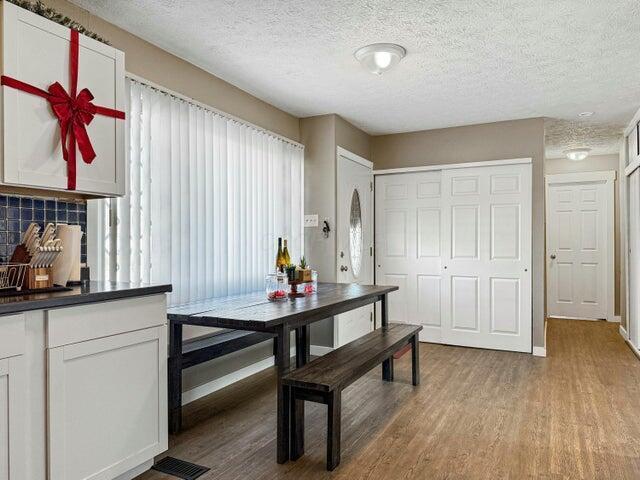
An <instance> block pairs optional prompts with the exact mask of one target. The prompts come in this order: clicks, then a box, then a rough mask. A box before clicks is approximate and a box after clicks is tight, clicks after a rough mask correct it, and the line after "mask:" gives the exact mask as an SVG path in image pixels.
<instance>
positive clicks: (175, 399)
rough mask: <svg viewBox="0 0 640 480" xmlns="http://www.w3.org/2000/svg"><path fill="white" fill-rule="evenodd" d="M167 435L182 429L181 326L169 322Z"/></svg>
mask: <svg viewBox="0 0 640 480" xmlns="http://www.w3.org/2000/svg"><path fill="white" fill-rule="evenodd" d="M167 380H168V381H167V384H168V394H169V398H168V410H169V425H168V427H169V433H178V432H179V431H180V430H181V428H182V324H181V323H175V322H172V321H171V320H169V360H168V379H167Z"/></svg>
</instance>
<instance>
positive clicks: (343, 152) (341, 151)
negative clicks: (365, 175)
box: [336, 146, 373, 170]
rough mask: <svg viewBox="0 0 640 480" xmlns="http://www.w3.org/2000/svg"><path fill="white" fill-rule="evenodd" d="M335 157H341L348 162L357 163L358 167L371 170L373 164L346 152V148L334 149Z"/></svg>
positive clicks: (338, 147)
mask: <svg viewBox="0 0 640 480" xmlns="http://www.w3.org/2000/svg"><path fill="white" fill-rule="evenodd" d="M336 155H337V156H339V157H340V156H342V157H345V158H348V159H349V160H351V161H353V162H356V163H359V164H360V165H362V166H364V167H367V168H370V169H372V170H373V162H371V161H370V160H367V159H366V158H364V157H361V156H360V155H356V154H355V153H353V152H350V151H349V150H347V149H346V148H342V147H340V146H337V147H336Z"/></svg>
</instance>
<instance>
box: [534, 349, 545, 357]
mask: <svg viewBox="0 0 640 480" xmlns="http://www.w3.org/2000/svg"><path fill="white" fill-rule="evenodd" d="M533 355H534V356H535V357H546V356H547V348H546V347H533Z"/></svg>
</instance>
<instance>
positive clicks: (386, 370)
mask: <svg viewBox="0 0 640 480" xmlns="http://www.w3.org/2000/svg"><path fill="white" fill-rule="evenodd" d="M382 380H384V381H385V382H393V356H391V357H389V358H388V359H386V360H385V361H384V362H382Z"/></svg>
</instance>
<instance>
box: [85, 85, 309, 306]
mask: <svg viewBox="0 0 640 480" xmlns="http://www.w3.org/2000/svg"><path fill="white" fill-rule="evenodd" d="M127 91H128V94H129V108H128V115H127V119H128V120H127V123H128V128H127V131H128V164H129V171H128V183H127V185H128V193H127V195H126V197H124V198H119V199H111V200H107V201H101V202H100V204H98V205H96V206H94V208H93V209H92V211H93V212H95V215H96V217H97V219H98V220H97V223H98V224H99V225H101V228H99V229H98V230H99V231H100V232H102V233H98V234H96V237H97V238H96V239H95V240H96V242H97V244H98V245H97V252H104V254H103V255H99V256H100V257H101V258H98V259H97V261H96V262H95V264H96V265H97V269H98V270H101V271H102V272H103V273H102V275H103V277H104V278H105V279H106V280H115V281H142V282H152V283H164V282H168V283H171V284H173V293H172V294H171V295H170V297H169V302H170V304H172V305H176V304H180V303H185V302H191V301H195V300H199V299H203V298H209V297H213V296H223V295H229V294H236V293H243V292H248V291H255V290H260V289H262V288H263V286H264V276H265V274H266V273H268V272H269V271H271V270H272V269H273V265H274V262H275V254H276V242H277V238H278V237H280V236H282V237H284V238H287V239H288V240H289V251H290V252H291V255H292V259H294V260H297V259H298V257H299V256H300V255H301V254H302V249H303V244H304V242H303V205H304V194H303V177H304V172H303V168H304V150H303V148H302V146H300V145H298V144H296V143H293V142H290V141H287V140H286V139H283V138H282V137H278V136H276V135H274V134H271V133H269V132H266V131H264V130H261V129H259V128H257V127H255V126H252V125H248V124H245V123H242V122H240V121H237V120H236V119H233V118H230V117H227V116H225V115H223V114H220V113H219V112H216V111H213V110H210V109H207V108H203V107H202V106H200V105H198V104H195V103H192V102H189V101H186V100H184V99H182V98H178V97H176V96H173V95H171V94H168V93H166V92H163V91H160V90H158V89H156V88H154V87H150V86H147V85H145V84H143V83H140V82H138V81H134V80H127Z"/></svg>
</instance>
